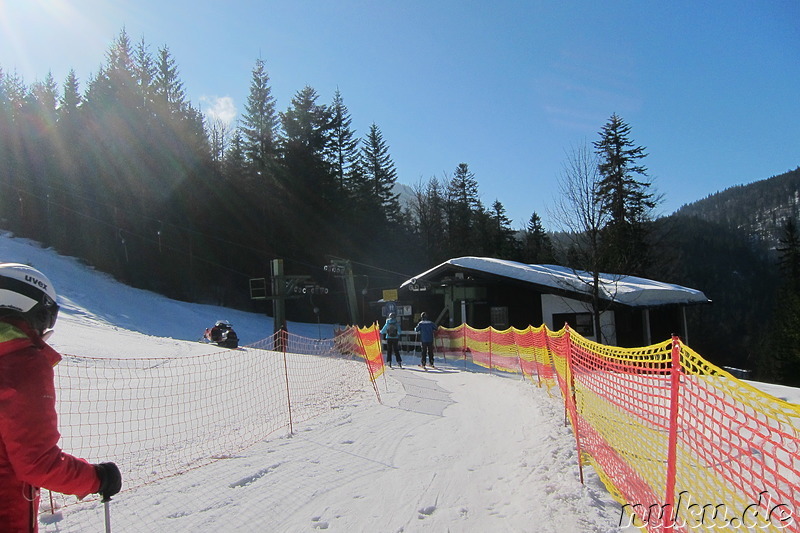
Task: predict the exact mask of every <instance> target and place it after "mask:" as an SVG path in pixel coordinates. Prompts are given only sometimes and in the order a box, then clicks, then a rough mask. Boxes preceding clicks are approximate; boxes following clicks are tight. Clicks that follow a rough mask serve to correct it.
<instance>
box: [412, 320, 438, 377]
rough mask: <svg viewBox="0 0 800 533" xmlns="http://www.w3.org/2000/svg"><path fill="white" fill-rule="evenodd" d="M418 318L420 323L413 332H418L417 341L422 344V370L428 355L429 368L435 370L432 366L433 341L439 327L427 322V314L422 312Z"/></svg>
mask: <svg viewBox="0 0 800 533" xmlns="http://www.w3.org/2000/svg"><path fill="white" fill-rule="evenodd" d="M419 318H420V321H419V323H418V324H417V325H416V327H415V328H414V331H418V332H419V340H420V342H422V368H425V354H428V363H430V366H431V368H436V367H435V366H433V339H434V336H435V334H436V330H437V329H439V326H437V325H436V324H434V323H433V322H431V321H430V320H428V313H426V312H424V311H423V312H422V314H421V315H419Z"/></svg>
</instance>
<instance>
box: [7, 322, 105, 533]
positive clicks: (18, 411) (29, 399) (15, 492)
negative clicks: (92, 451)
mask: <svg viewBox="0 0 800 533" xmlns="http://www.w3.org/2000/svg"><path fill="white" fill-rule="evenodd" d="M59 361H61V356H60V355H59V353H58V352H56V351H55V350H54V349H53V348H51V347H50V346H49V345H47V344H46V343H45V342H44V341H43V340H42V339H41V338H40V337H39V335H37V334H36V333H35V332H33V331H32V330H31V329H30V328H29V327H28V325H27V324H26V323H25V322H22V321H12V320H8V322H2V321H0V533H6V532H14V533H17V532H29V531H32V532H36V531H38V519H37V516H38V510H39V489H38V487H44V488H47V489H50V490H53V491H56V492H61V493H64V494H75V495H76V496H78V497H79V498H83V497H84V496H86V495H88V494H91V493H93V492H97V490H99V488H100V480H99V479H98V477H97V474H96V472H95V469H94V466H92V465H91V464H89V463H88V462H86V461H84V460H83V459H78V458H77V457H73V456H72V455H69V454H66V453H64V452H63V451H61V448H59V447H58V440H59V438H60V437H61V435H60V433H59V432H58V421H57V416H56V396H55V385H54V383H53V367H54V366H55V365H56V364H58V362H59Z"/></svg>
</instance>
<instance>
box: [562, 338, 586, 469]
mask: <svg viewBox="0 0 800 533" xmlns="http://www.w3.org/2000/svg"><path fill="white" fill-rule="evenodd" d="M564 329H566V337H567V373H568V374H569V382H568V383H569V391H568V393H569V394H568V396H569V398H565V401H564V404H565V405H566V404H567V403H568V402H569V401H570V400H572V414H573V420H572V431H573V433H575V450H576V452H577V453H578V473H579V474H580V478H581V485H583V484H584V483H583V461H582V460H581V437H580V433H579V432H578V407H577V401H576V399H575V375H574V373H573V372H572V337H571V335H570V329H569V324H565V325H564Z"/></svg>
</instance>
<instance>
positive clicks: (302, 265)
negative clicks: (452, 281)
mask: <svg viewBox="0 0 800 533" xmlns="http://www.w3.org/2000/svg"><path fill="white" fill-rule="evenodd" d="M0 160H2V161H3V162H4V164H3V168H2V169H0V187H1V188H2V190H0V217H1V218H2V225H3V226H4V227H6V228H7V229H10V230H12V231H15V232H17V233H18V234H20V235H23V236H29V237H32V238H35V239H37V240H39V241H41V242H43V243H44V244H46V245H52V246H54V247H55V248H56V249H58V250H59V251H61V252H63V253H66V254H69V255H74V256H77V257H81V258H84V259H85V260H86V261H87V262H89V263H90V264H92V265H94V266H96V267H97V268H98V269H100V270H103V271H106V272H109V273H111V274H113V275H115V276H116V277H118V278H120V279H121V280H123V281H125V282H128V283H131V284H133V285H135V286H139V287H143V288H147V289H153V290H157V291H159V292H162V293H165V294H167V295H169V296H172V297H176V298H181V299H188V300H200V301H204V300H209V299H211V300H213V301H215V302H218V303H225V304H227V305H243V304H245V302H246V301H247V299H248V297H249V295H247V294H246V292H247V291H246V290H243V288H245V289H246V287H247V280H248V279H249V278H253V277H264V276H268V275H269V266H268V265H269V261H270V259H273V258H284V259H285V260H286V261H287V273H292V274H312V275H315V276H317V277H319V273H320V272H322V267H323V265H325V264H326V263H327V262H328V260H329V258H330V257H331V256H334V257H342V258H346V259H350V260H352V261H354V262H356V263H362V264H364V265H370V266H374V267H377V268H376V269H375V270H374V271H372V272H370V273H369V274H370V275H371V276H372V277H373V278H374V281H373V282H372V283H371V284H370V283H369V282H366V281H364V282H363V283H364V284H365V286H366V285H369V286H370V288H371V289H379V288H381V287H383V288H389V287H395V286H396V285H397V283H398V282H399V281H400V280H402V279H405V276H407V275H408V274H413V273H415V272H418V271H419V269H421V268H428V267H429V266H430V265H431V263H435V262H438V261H441V260H444V259H447V258H449V257H452V256H455V255H464V254H467V253H469V254H485V255H492V256H496V257H505V258H510V259H518V260H524V261H528V262H534V261H537V260H546V259H549V258H550V255H548V254H550V248H549V241H548V237H547V233H546V231H545V229H544V228H543V227H542V225H541V219H540V218H539V216H538V215H537V214H536V213H534V214H533V215H532V217H531V220H530V223H529V225H528V228H525V229H524V230H523V231H522V238H520V236H519V235H518V232H517V231H515V230H513V229H512V228H511V221H510V220H509V219H508V217H507V215H506V212H505V208H504V207H503V205H502V203H501V202H500V201H499V200H498V201H495V202H494V203H493V204H492V206H491V208H486V207H484V206H483V205H482V204H481V202H480V200H479V197H478V184H477V181H476V178H475V176H474V175H473V173H472V172H471V171H470V170H469V167H468V165H467V164H466V163H462V164H459V165H457V167H456V169H455V172H454V174H453V176H452V177H448V176H444V177H442V178H439V179H431V180H430V182H429V183H427V184H424V185H422V184H420V185H419V186H417V187H416V188H415V197H414V198H413V200H412V201H411V202H410V203H409V204H408V205H406V206H401V205H400V202H399V197H398V194H397V193H396V192H394V186H395V183H396V181H397V172H396V170H395V166H394V163H393V161H392V158H391V155H390V153H389V146H388V143H387V141H386V139H385V138H384V136H383V133H382V132H381V130H380V128H379V127H378V126H377V125H376V124H372V125H371V126H370V128H369V131H368V132H367V133H366V134H365V135H364V136H363V138H358V137H357V136H356V132H355V131H354V130H353V128H352V118H351V115H350V112H349V110H348V108H347V106H346V105H345V103H344V99H343V97H342V95H341V93H339V92H338V91H337V92H336V94H334V96H333V99H332V101H331V103H330V104H324V103H321V102H320V98H319V95H318V94H317V92H316V91H315V90H314V89H313V88H311V87H304V88H302V89H301V90H300V91H298V92H297V93H296V94H295V96H294V98H292V101H291V103H290V106H289V107H288V108H287V109H286V110H285V111H283V112H279V111H278V108H277V103H276V101H275V99H274V97H273V96H272V90H271V86H270V78H269V75H268V73H267V70H266V66H265V62H264V61H263V60H262V59H258V60H257V61H256V62H255V66H254V68H253V70H252V78H251V80H250V91H249V95H248V98H247V102H246V105H245V110H244V113H243V114H242V117H241V119H240V121H239V122H238V124H236V125H235V126H230V125H227V124H225V123H223V122H221V121H218V120H208V119H206V118H205V117H204V116H203V114H202V113H201V112H200V111H199V110H198V109H197V108H196V107H194V106H193V105H192V104H191V103H190V102H189V101H188V100H187V98H186V93H185V89H184V86H183V83H182V81H181V79H180V76H179V69H178V66H177V63H176V61H175V59H174V58H173V57H172V55H171V53H170V51H169V49H168V48H167V47H166V46H164V47H161V48H159V49H158V50H157V52H156V53H155V54H153V53H152V52H151V50H150V47H149V46H148V45H147V44H146V43H145V41H144V40H143V39H142V40H141V41H140V42H139V43H137V44H133V43H132V42H131V40H130V39H129V37H128V35H127V33H126V32H125V31H124V30H123V31H122V32H121V33H120V34H119V36H118V37H117V38H116V39H115V40H114V42H113V43H112V44H111V46H110V47H109V50H108V52H107V55H106V60H105V63H104V64H103V65H102V66H101V67H100V69H99V71H98V73H97V74H96V75H94V76H93V77H92V78H91V79H90V80H89V81H88V83H87V84H86V88H85V90H83V91H82V90H81V86H80V84H79V81H78V79H77V77H76V75H75V72H74V71H70V73H69V74H68V76H67V78H66V80H65V81H64V83H63V84H62V86H61V88H59V87H58V85H57V83H56V82H55V80H53V78H52V76H51V75H48V76H47V77H45V79H44V81H37V82H34V83H33V84H31V85H30V86H26V85H25V83H24V81H23V80H22V79H21V78H20V77H19V76H17V75H16V74H15V73H9V72H7V71H4V70H2V68H0ZM364 279H366V278H364ZM331 283H336V281H335V280H334V281H331ZM333 288H334V289H335V288H336V287H333Z"/></svg>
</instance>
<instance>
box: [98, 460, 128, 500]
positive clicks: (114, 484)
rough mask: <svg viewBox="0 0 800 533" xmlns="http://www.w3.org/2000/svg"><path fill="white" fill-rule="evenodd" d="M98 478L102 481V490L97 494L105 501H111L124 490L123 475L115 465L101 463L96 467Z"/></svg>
mask: <svg viewBox="0 0 800 533" xmlns="http://www.w3.org/2000/svg"><path fill="white" fill-rule="evenodd" d="M94 470H95V472H97V477H98V479H100V488H99V489H97V493H98V494H100V495H101V496H102V497H103V499H104V500H110V499H111V497H112V496H113V495H115V494H116V493H118V492H119V491H120V490H121V489H122V474H121V473H120V471H119V468H117V465H115V464H114V463H100V464H99V465H94Z"/></svg>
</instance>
